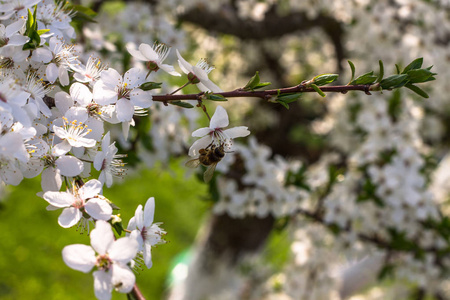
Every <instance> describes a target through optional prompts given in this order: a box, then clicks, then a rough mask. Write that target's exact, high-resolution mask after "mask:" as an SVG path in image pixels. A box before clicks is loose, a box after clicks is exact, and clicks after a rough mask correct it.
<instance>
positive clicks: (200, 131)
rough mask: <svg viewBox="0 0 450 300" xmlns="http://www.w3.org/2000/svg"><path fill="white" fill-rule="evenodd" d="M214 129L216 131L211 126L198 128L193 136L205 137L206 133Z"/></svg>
mask: <svg viewBox="0 0 450 300" xmlns="http://www.w3.org/2000/svg"><path fill="white" fill-rule="evenodd" d="M212 131H214V130H212V129H211V128H209V127H203V128H199V129H197V130H195V131H194V132H193V133H192V136H195V137H204V136H205V135H208V134H209V133H210V132H212Z"/></svg>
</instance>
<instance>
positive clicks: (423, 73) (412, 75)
mask: <svg viewBox="0 0 450 300" xmlns="http://www.w3.org/2000/svg"><path fill="white" fill-rule="evenodd" d="M406 74H407V75H408V80H409V81H410V82H411V83H420V82H425V81H427V80H428V79H429V78H430V77H431V76H433V75H436V74H435V73H433V72H431V71H430V70H427V69H413V70H409V71H408V72H407V73H406Z"/></svg>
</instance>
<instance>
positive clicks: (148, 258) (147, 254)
mask: <svg viewBox="0 0 450 300" xmlns="http://www.w3.org/2000/svg"><path fill="white" fill-rule="evenodd" d="M143 254H144V263H145V266H146V267H147V269H150V268H151V267H152V265H153V263H152V245H150V243H145V244H144V253H143Z"/></svg>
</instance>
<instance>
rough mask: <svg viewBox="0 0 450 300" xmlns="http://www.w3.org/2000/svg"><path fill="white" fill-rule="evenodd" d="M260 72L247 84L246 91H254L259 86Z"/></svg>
mask: <svg viewBox="0 0 450 300" xmlns="http://www.w3.org/2000/svg"><path fill="white" fill-rule="evenodd" d="M259 81H260V79H259V72H258V71H256V73H255V75H253V77H252V78H250V80H249V81H248V82H247V84H246V85H245V86H244V88H243V90H244V91H250V90H253V89H254V88H255V87H256V86H257V85H258V84H259Z"/></svg>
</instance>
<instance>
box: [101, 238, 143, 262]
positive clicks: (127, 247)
mask: <svg viewBox="0 0 450 300" xmlns="http://www.w3.org/2000/svg"><path fill="white" fill-rule="evenodd" d="M138 247H139V244H138V242H137V241H136V240H135V239H133V238H130V237H122V238H120V239H118V240H117V241H115V242H114V243H113V244H112V245H111V247H110V248H109V250H108V254H109V257H110V258H111V259H112V260H113V261H117V262H119V263H122V264H127V263H129V262H130V261H131V260H132V259H133V258H134V257H135V256H136V253H137V251H138Z"/></svg>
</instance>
